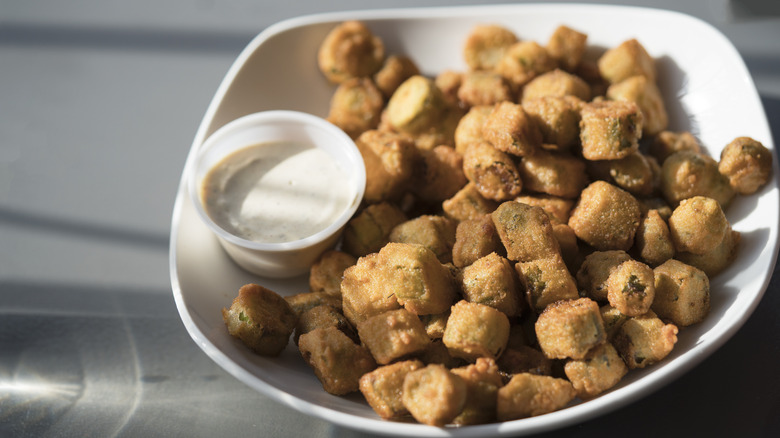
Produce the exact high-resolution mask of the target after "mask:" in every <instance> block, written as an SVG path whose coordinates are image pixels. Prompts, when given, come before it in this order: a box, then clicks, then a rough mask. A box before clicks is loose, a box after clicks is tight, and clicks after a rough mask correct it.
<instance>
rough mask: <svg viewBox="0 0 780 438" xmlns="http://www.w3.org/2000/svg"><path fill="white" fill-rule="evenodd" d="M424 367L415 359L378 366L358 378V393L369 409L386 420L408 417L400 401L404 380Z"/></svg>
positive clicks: (401, 400) (407, 412)
mask: <svg viewBox="0 0 780 438" xmlns="http://www.w3.org/2000/svg"><path fill="white" fill-rule="evenodd" d="M424 366H425V364H423V363H422V362H421V361H419V360H416V359H412V360H405V361H401V362H396V363H392V364H389V365H384V366H380V367H378V368H377V369H375V370H373V371H370V372H368V373H366V374H363V376H362V377H360V381H359V384H360V392H361V393H362V394H363V397H365V399H366V402H368V405H369V406H371V409H373V410H374V412H376V413H377V415H379V416H380V417H382V418H384V419H386V420H387V419H390V418H399V417H403V416H406V415H409V410H408V409H406V406H404V403H403V399H402V397H403V392H404V379H405V378H406V375H407V374H409V373H410V372H412V371H415V370H419V369H420V368H423V367H424Z"/></svg>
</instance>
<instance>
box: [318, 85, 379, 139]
mask: <svg viewBox="0 0 780 438" xmlns="http://www.w3.org/2000/svg"><path fill="white" fill-rule="evenodd" d="M384 106H385V101H384V98H383V96H382V92H381V91H380V90H379V88H377V87H376V85H374V81H372V80H371V79H369V78H351V79H347V80H346V81H344V82H342V83H341V84H339V86H338V88H336V91H335V92H334V93H333V97H332V98H331V101H330V110H329V112H328V118H327V119H328V121H329V122H331V123H333V124H334V125H336V126H338V127H339V128H341V129H342V130H343V131H344V132H346V133H347V134H348V135H349V136H350V137H352V138H353V139H355V138H357V137H358V136H359V135H360V134H362V133H363V132H365V131H368V130H369V129H374V128H376V127H377V126H378V125H379V119H380V116H381V114H382V109H383V108H384Z"/></svg>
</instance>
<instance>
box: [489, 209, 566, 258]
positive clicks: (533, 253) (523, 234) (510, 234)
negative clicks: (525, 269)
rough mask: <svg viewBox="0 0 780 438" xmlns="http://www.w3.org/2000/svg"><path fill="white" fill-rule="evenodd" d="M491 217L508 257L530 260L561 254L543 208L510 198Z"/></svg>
mask: <svg viewBox="0 0 780 438" xmlns="http://www.w3.org/2000/svg"><path fill="white" fill-rule="evenodd" d="M491 217H492V218H493V224H494V225H495V227H496V231H497V232H498V236H499V238H500V239H501V242H502V243H503V245H504V248H506V253H507V258H508V259H509V260H512V261H515V262H517V261H519V262H527V261H531V260H536V259H544V258H548V257H552V256H553V255H560V246H559V245H558V241H557V240H556V239H555V234H553V231H552V225H551V223H550V218H549V217H548V216H547V213H545V212H544V210H542V208H541V207H535V206H531V205H527V204H523V203H520V202H515V201H507V202H504V203H502V204H501V205H499V206H498V208H497V209H496V210H495V211H494V212H493V213H491Z"/></svg>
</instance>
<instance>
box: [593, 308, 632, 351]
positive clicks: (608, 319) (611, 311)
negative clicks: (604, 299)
mask: <svg viewBox="0 0 780 438" xmlns="http://www.w3.org/2000/svg"><path fill="white" fill-rule="evenodd" d="M599 313H601V320H602V321H604V331H605V332H606V333H607V340H608V341H609V342H612V339H613V338H614V337H615V333H617V330H618V328H620V326H621V325H623V323H624V322H626V321H627V320H628V315H624V314H622V313H620V311H619V310H618V309H616V308H614V307H612V306H611V305H609V304H604V305H603V306H601V307H599Z"/></svg>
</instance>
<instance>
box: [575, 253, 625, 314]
mask: <svg viewBox="0 0 780 438" xmlns="http://www.w3.org/2000/svg"><path fill="white" fill-rule="evenodd" d="M628 260H631V256H629V255H628V253H626V252H625V251H623V250H609V251H595V252H592V253H590V254H588V255H587V256H586V257H585V260H584V261H583V262H582V265H581V266H580V269H579V270H578V271H577V285H578V286H579V288H580V290H582V291H583V292H584V293H585V295H586V296H587V297H589V298H591V299H592V300H595V301H599V302H602V303H603V302H606V301H607V291H608V287H607V280H608V279H609V276H610V274H611V273H612V271H614V270H615V269H616V268H617V267H618V266H620V265H621V264H622V263H623V262H625V261H628Z"/></svg>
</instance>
